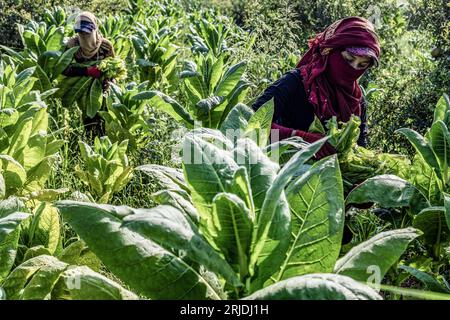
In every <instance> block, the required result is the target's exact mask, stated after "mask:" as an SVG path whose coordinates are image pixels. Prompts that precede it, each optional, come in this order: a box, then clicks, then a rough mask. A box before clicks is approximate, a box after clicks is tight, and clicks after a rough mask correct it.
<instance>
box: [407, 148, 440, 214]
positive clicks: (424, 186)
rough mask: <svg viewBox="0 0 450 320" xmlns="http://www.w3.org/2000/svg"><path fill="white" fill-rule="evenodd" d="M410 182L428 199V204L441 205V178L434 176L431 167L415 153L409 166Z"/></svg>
mask: <svg viewBox="0 0 450 320" xmlns="http://www.w3.org/2000/svg"><path fill="white" fill-rule="evenodd" d="M410 172H411V177H412V178H411V179H410V182H412V183H413V184H414V186H415V187H416V188H417V189H418V190H419V191H420V192H421V193H422V194H423V195H425V197H426V198H427V199H428V201H429V203H430V205H434V206H436V205H441V204H442V201H443V195H442V192H441V184H442V182H441V180H439V179H438V178H437V176H436V173H435V171H434V170H433V168H431V167H430V166H428V165H427V164H426V162H425V161H424V160H423V159H422V158H421V157H420V156H419V155H417V154H416V156H415V157H414V161H413V165H412V167H411V171H410Z"/></svg>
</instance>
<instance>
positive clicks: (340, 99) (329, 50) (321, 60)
mask: <svg viewBox="0 0 450 320" xmlns="http://www.w3.org/2000/svg"><path fill="white" fill-rule="evenodd" d="M308 45H309V50H308V51H307V52H306V53H305V55H304V56H303V57H302V58H301V60H300V61H299V63H298V64H297V68H299V69H300V72H301V74H302V78H303V84H304V86H305V90H306V93H307V95H308V99H309V102H310V103H311V104H312V105H313V106H314V108H315V114H316V115H317V116H318V117H319V119H320V120H322V121H323V120H327V119H329V118H331V117H332V116H336V117H337V119H338V120H339V121H348V120H349V119H350V116H351V115H352V114H356V115H358V116H361V106H360V102H361V89H360V88H359V86H358V82H357V79H358V78H359V77H360V76H361V75H362V74H363V73H364V71H365V69H363V70H357V69H354V68H353V67H352V66H351V65H350V64H348V63H347V62H346V61H345V60H344V58H343V57H342V55H341V51H342V50H345V48H346V47H368V48H370V49H372V50H373V51H374V52H375V54H376V55H377V57H379V56H380V44H379V41H378V37H377V35H376V33H375V29H374V27H373V25H372V23H370V22H369V21H368V20H366V19H364V18H360V17H349V18H345V19H342V20H338V21H336V22H334V23H333V24H331V25H330V26H328V27H327V28H326V29H325V31H324V32H322V33H319V34H318V35H316V37H315V38H314V39H311V40H309V41H308Z"/></svg>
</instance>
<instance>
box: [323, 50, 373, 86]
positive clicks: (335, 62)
mask: <svg viewBox="0 0 450 320" xmlns="http://www.w3.org/2000/svg"><path fill="white" fill-rule="evenodd" d="M364 71H366V69H359V70H358V69H355V68H353V67H352V66H351V65H350V64H349V63H348V62H347V61H346V60H345V59H344V57H343V56H342V53H341V51H339V50H335V51H334V52H331V53H330V56H329V57H328V64H327V68H326V70H325V73H326V76H327V77H328V79H329V80H330V82H331V83H335V84H336V85H339V86H342V87H353V84H354V83H355V81H356V80H358V78H359V77H361V76H362V75H363V73H364Z"/></svg>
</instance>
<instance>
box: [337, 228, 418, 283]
mask: <svg viewBox="0 0 450 320" xmlns="http://www.w3.org/2000/svg"><path fill="white" fill-rule="evenodd" d="M420 235H421V232H420V231H419V230H416V229H414V228H411V227H410V228H405V229H397V230H391V231H385V232H382V233H380V234H377V235H376V236H374V237H372V238H370V239H369V240H367V241H365V242H363V243H361V244H359V245H357V246H356V247H353V248H352V249H351V250H350V251H349V252H348V253H347V254H346V255H345V256H343V257H342V258H341V259H339V260H338V261H337V262H336V265H335V266H334V272H335V273H338V274H342V275H347V276H349V277H352V278H353V279H355V280H358V281H366V280H367V279H368V277H369V276H370V275H371V273H370V271H373V270H374V269H373V267H376V268H377V270H376V271H377V274H378V276H379V278H380V280H381V279H383V277H384V275H385V274H386V272H387V271H388V270H389V268H390V267H391V266H392V265H393V264H394V263H395V262H397V261H398V260H399V259H400V256H401V255H402V254H403V252H404V251H405V250H406V248H407V246H408V244H409V243H410V242H411V241H412V240H414V239H415V238H416V237H418V236H420Z"/></svg>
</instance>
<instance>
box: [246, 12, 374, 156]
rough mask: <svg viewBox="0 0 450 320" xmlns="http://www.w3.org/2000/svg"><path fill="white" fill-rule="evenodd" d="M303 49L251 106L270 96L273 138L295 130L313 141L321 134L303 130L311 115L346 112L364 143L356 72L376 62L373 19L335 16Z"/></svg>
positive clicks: (328, 150)
mask: <svg viewBox="0 0 450 320" xmlns="http://www.w3.org/2000/svg"><path fill="white" fill-rule="evenodd" d="M308 45H309V50H308V51H307V52H306V53H305V55H304V56H303V57H302V58H301V60H300V62H299V63H298V64H297V68H296V69H295V70H292V71H290V72H288V73H286V74H284V75H283V76H282V77H281V78H280V79H278V80H277V81H275V82H274V83H273V84H272V85H271V86H270V87H268V88H267V89H266V90H265V91H264V93H263V95H262V96H260V97H259V98H258V99H257V100H256V101H255V103H254V104H253V106H252V108H253V109H254V110H257V109H258V108H259V107H260V106H261V105H263V104H264V103H265V102H266V101H268V100H270V99H271V98H274V104H275V112H274V118H273V123H272V129H278V130H279V132H278V133H279V138H280V139H285V138H288V137H291V136H294V135H296V136H299V137H301V138H303V139H304V140H305V141H307V142H314V141H317V140H318V139H320V138H322V137H323V136H322V135H320V134H317V133H309V132H307V131H308V128H309V126H310V125H311V123H312V122H313V120H314V116H317V117H318V118H319V119H320V120H321V121H322V123H325V121H326V120H328V119H330V118H331V117H332V116H336V117H337V120H338V121H344V122H346V121H348V120H349V119H350V116H351V115H352V114H355V115H357V116H359V117H360V118H361V127H360V129H361V133H360V136H359V139H358V144H359V145H361V146H365V145H366V141H365V140H366V135H367V125H366V105H365V101H364V99H363V97H362V94H361V90H360V88H359V85H358V81H357V80H358V78H359V77H361V76H362V75H363V73H364V72H365V71H366V70H367V69H369V68H370V67H372V66H378V60H379V56H380V44H379V41H378V36H377V34H376V33H375V30H374V27H373V25H372V24H371V23H370V22H369V21H368V20H366V19H364V18H360V17H349V18H345V19H342V20H338V21H336V22H334V23H333V24H331V25H330V26H328V27H327V28H326V29H325V31H324V32H322V33H319V34H318V35H316V37H315V38H314V39H311V40H309V42H308ZM332 153H335V150H334V149H333V147H332V146H331V145H330V144H328V143H326V144H324V146H323V147H322V148H321V149H320V151H319V152H318V153H317V154H316V158H318V159H320V158H322V157H324V156H327V155H330V154H332Z"/></svg>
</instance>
